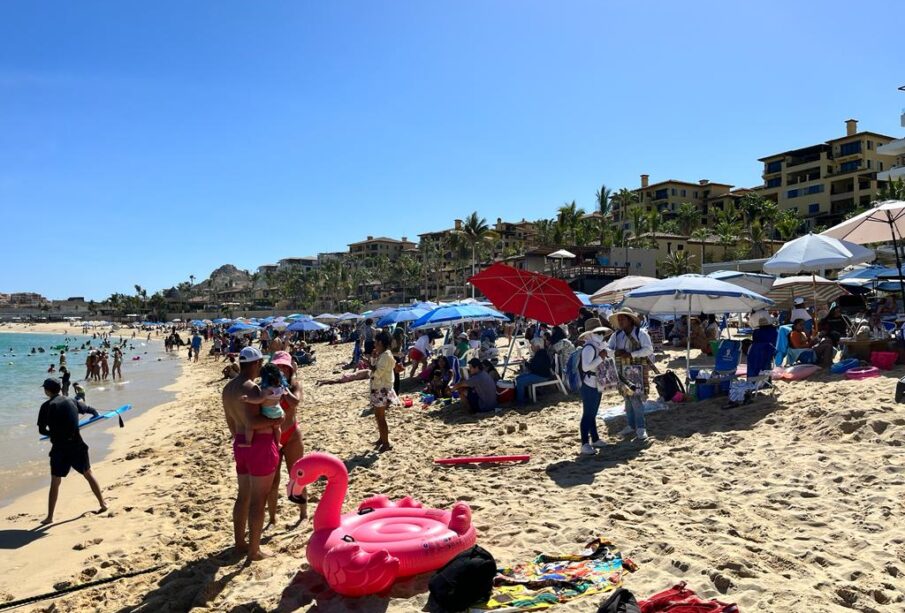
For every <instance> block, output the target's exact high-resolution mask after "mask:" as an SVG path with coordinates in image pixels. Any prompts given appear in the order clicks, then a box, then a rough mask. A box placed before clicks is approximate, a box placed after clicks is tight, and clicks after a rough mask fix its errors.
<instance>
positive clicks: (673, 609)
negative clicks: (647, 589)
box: [638, 581, 739, 613]
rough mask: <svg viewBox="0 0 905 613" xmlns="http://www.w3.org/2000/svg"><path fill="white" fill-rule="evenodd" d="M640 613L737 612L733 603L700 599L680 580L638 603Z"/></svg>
mask: <svg viewBox="0 0 905 613" xmlns="http://www.w3.org/2000/svg"><path fill="white" fill-rule="evenodd" d="M638 604H639V605H640V608H641V613H739V610H738V607H737V606H736V605H734V604H727V603H725V602H720V601H718V600H701V599H700V598H698V597H697V595H696V594H695V593H694V592H692V591H691V590H689V589H686V588H685V582H684V581H682V582H681V583H679V584H678V585H675V586H673V587H671V588H669V589H668V590H665V591H662V592H660V593H658V594H654V595H653V596H651V597H650V598H647V599H646V600H642V601H641V602H639V603H638Z"/></svg>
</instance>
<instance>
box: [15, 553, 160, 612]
mask: <svg viewBox="0 0 905 613" xmlns="http://www.w3.org/2000/svg"><path fill="white" fill-rule="evenodd" d="M165 566H166V565H165V564H161V565H159V566H154V567H152V568H145V569H144V570H133V571H131V572H128V573H123V574H121V575H114V576H112V577H107V578H106V579H97V580H95V581H89V582H88V583H81V584H79V585H70V586H69V587H65V588H63V589H61V590H57V591H55V592H48V593H46V594H40V595H38V596H29V597H28V598H22V599H21V600H11V601H9V602H3V603H0V609H12V608H15V607H21V606H23V605H27V604H32V603H34V602H38V601H41V600H48V599H50V598H57V597H59V596H63V595H64V594H71V593H72V592H78V591H79V590H84V589H88V588H90V587H96V586H98V585H104V584H105V583H113V582H114V581H119V580H120V579H128V578H130V577H137V576H138V575H146V574H148V573H153V572H156V571H158V570H160V569H161V568H164V567H165Z"/></svg>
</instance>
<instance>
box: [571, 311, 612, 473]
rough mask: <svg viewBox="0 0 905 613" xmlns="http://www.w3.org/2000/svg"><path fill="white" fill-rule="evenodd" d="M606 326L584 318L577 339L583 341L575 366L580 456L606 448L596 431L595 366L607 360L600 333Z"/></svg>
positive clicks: (607, 329)
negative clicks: (578, 386)
mask: <svg viewBox="0 0 905 613" xmlns="http://www.w3.org/2000/svg"><path fill="white" fill-rule="evenodd" d="M609 331H610V329H609V328H606V327H604V326H603V325H602V324H601V323H600V320H599V319H598V318H596V317H590V318H588V319H587V320H586V321H585V324H584V332H582V333H581V334H580V335H579V336H578V340H583V341H584V347H582V348H581V358H580V361H579V364H580V366H579V369H580V371H581V423H580V424H579V426H578V428H579V432H580V433H581V455H594V453H596V449H599V448H601V447H606V443H604V442H603V441H602V440H600V436H599V435H598V434H597V410H598V409H599V408H600V396H601V390H600V383H602V382H599V381H598V380H597V368H598V367H599V366H600V365H601V364H602V363H603V361H604V360H606V359H607V356H606V341H605V340H604V338H603V335H604V334H605V333H606V332H609Z"/></svg>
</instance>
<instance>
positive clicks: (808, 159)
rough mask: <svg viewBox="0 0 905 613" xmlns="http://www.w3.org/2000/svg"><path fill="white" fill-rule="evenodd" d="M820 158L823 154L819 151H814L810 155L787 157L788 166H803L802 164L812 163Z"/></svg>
mask: <svg viewBox="0 0 905 613" xmlns="http://www.w3.org/2000/svg"><path fill="white" fill-rule="evenodd" d="M820 158H821V156H820V154H819V153H812V154H810V155H803V156H801V157H790V158H786V168H792V167H794V166H801V165H802V164H810V163H812V162H819V161H820Z"/></svg>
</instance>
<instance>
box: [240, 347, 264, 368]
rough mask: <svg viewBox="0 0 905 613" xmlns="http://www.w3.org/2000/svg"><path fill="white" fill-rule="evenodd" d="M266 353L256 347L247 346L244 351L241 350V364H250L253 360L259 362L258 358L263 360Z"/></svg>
mask: <svg viewBox="0 0 905 613" xmlns="http://www.w3.org/2000/svg"><path fill="white" fill-rule="evenodd" d="M263 359H264V354H262V353H261V352H260V351H258V349H256V348H255V347H246V348H245V349H243V350H242V351H240V352H239V364H249V363H251V362H257V361H258V360H263Z"/></svg>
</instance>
